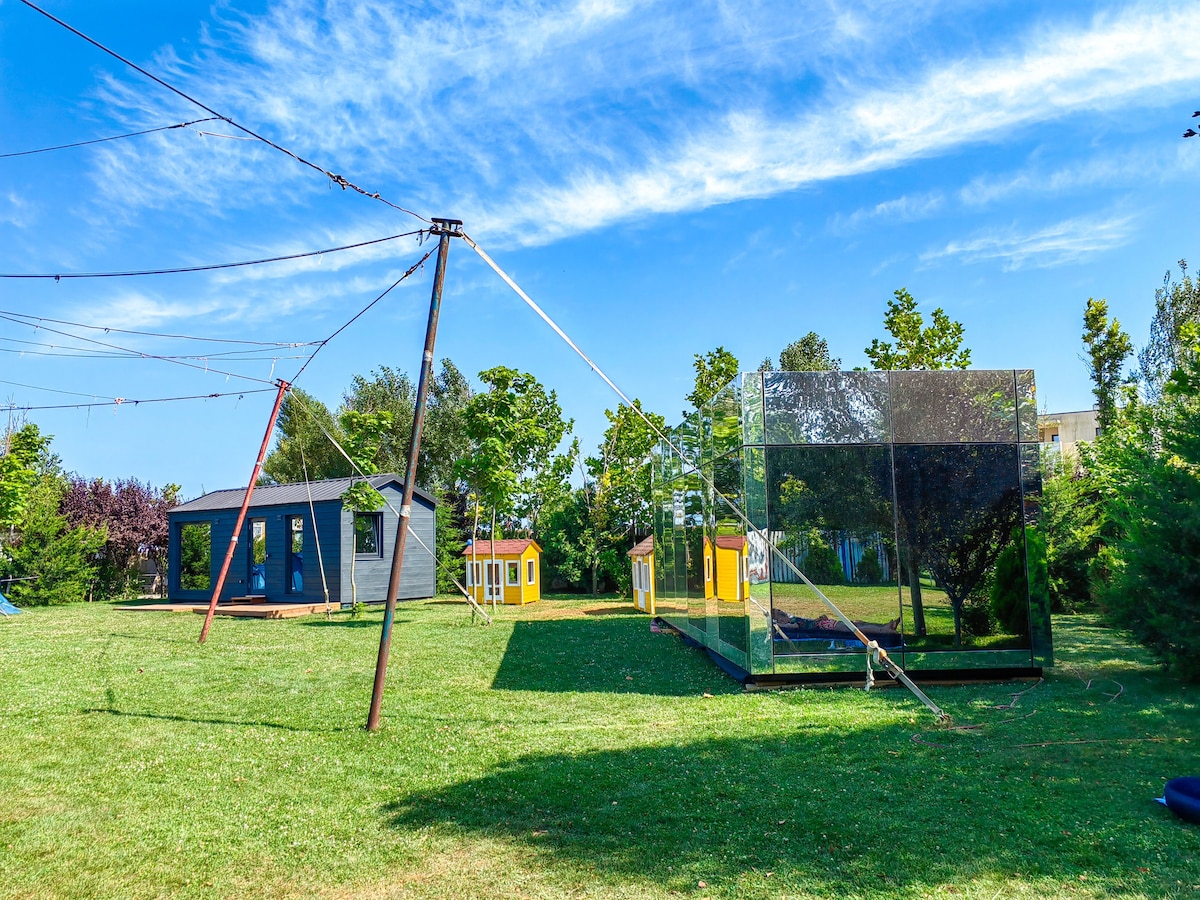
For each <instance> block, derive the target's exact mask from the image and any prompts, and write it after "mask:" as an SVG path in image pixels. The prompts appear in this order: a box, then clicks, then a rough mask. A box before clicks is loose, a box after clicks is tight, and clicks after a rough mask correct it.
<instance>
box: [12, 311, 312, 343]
mask: <svg viewBox="0 0 1200 900" xmlns="http://www.w3.org/2000/svg"><path fill="white" fill-rule="evenodd" d="M0 316H15V317H17V318H22V319H33V320H34V321H37V322H52V323H53V324H55V325H70V326H71V327H72V328H86V329H88V330H89V331H103V332H104V333H105V334H109V333H113V334H136V335H138V336H139V337H158V338H173V339H177V340H183V341H207V342H209V343H214V344H244V345H247V346H251V347H280V348H284V349H292V348H295V347H311V346H313V345H314V344H317V343H319V342H318V341H251V340H247V339H245V338H215V337H201V336H199V335H193V334H170V333H167V332H161V331H135V330H133V329H130V328H117V327H115V326H110V325H89V324H87V323H86V322H72V321H70V320H68V319H51V318H49V317H47V316H35V315H33V314H32V313H23V312H16V311H14V310H9V309H0Z"/></svg>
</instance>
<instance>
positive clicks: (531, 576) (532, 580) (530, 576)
mask: <svg viewBox="0 0 1200 900" xmlns="http://www.w3.org/2000/svg"><path fill="white" fill-rule="evenodd" d="M534 566H535V562H534V560H532V559H527V560H525V578H526V581H525V583H526V584H537V570H536V569H535V568H534Z"/></svg>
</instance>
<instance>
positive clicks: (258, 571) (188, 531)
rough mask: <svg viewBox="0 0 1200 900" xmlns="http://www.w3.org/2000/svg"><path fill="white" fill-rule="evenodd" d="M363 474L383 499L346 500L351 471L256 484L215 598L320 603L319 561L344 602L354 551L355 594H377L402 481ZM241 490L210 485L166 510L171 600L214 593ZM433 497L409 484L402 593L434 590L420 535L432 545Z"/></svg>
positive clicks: (404, 596)
mask: <svg viewBox="0 0 1200 900" xmlns="http://www.w3.org/2000/svg"><path fill="white" fill-rule="evenodd" d="M359 480H361V479H359ZM368 480H369V481H370V482H371V484H372V486H374V487H375V489H376V490H378V491H379V492H380V493H381V494H383V496H384V497H385V498H386V500H387V504H384V506H383V507H382V508H381V509H380V510H379V511H377V512H372V513H354V512H352V511H351V510H349V509H346V508H344V506H343V503H342V499H341V495H342V494H343V493H345V491H346V489H347V488H348V487H349V486H350V481H351V480H350V479H349V478H331V479H328V480H325V481H313V482H311V483H309V484H308V485H307V486H306V485H305V484H304V483H303V482H299V483H296V484H277V485H265V486H261V487H256V488H255V489H254V495H253V496H252V497H251V501H250V508H249V510H248V511H247V513H246V520H245V524H244V525H243V527H242V535H241V538H240V540H238V543H237V549H236V551H235V552H234V555H233V562H232V564H231V565H230V568H229V574H228V575H227V576H226V579H225V585H224V587H223V588H222V590H221V601H220V602H222V603H226V602H230V601H234V600H238V599H240V598H249V599H251V600H253V601H257V602H268V603H270V602H275V603H322V602H324V600H325V594H324V589H323V587H322V583H321V570H322V568H323V569H324V572H325V581H326V582H327V583H328V586H329V600H330V602H331V603H338V604H343V605H349V604H350V602H351V582H350V565H351V560H353V563H354V580H355V582H356V583H357V585H358V600H359V602H360V603H373V602H378V603H382V602H383V601H384V599H385V597H384V595H385V594H386V593H387V583H388V576H389V573H390V570H391V564H392V548H393V547H394V546H395V540H396V524H397V521H398V518H397V515H396V513H395V512H393V511H392V509H393V508H395V509H397V510H398V509H400V501H401V496H402V492H403V490H404V485H403V482H402V481H401V479H400V476H398V475H373V476H371V477H370V478H369V479H368ZM310 492H311V497H312V499H311V503H312V505H311V507H310V505H309V494H310ZM245 493H246V489H245V488H244V487H243V488H236V489H232V490H223V491H213V492H212V493H209V494H205V495H204V496H202V497H198V498H197V499H195V500H191V501H189V502H187V503H183V504H181V505H179V506H177V507H175V508H174V509H172V510H171V511H170V513H169V518H170V525H171V537H170V540H171V543H170V551H169V562H168V565H167V586H168V592H169V595H170V597H171V599H172V600H207V599H209V598H210V597H211V596H212V590H213V587H214V586H215V585H216V583H217V576H218V574H219V573H220V570H221V563H222V561H223V560H224V559H225V553H226V551H227V549H228V547H229V538H230V535H231V534H232V532H233V527H234V525H235V524H236V522H237V516H238V510H239V509H240V508H241V505H242V499H243V498H244V497H245ZM388 504H390V506H389V505H388ZM435 505H436V501H435V499H434V498H433V497H432V496H431V495H430V494H428V493H426V492H425V491H422V490H420V489H415V490H414V491H413V503H412V517H411V519H410V520H409V535H408V541H407V543H406V545H405V548H404V569H403V572H402V575H401V579H400V590H399V592H398V594H397V599H399V600H415V599H419V598H424V597H432V596H433V595H434V592H435V585H436V563H435V560H434V557H433V556H432V555H431V554H430V553H429V552H427V551H426V550H425V548H424V547H422V546H421V543H420V542H419V541H418V540H417V539H416V538H417V536H420V539H421V541H424V542H425V545H426V546H427V547H429V550H430V551H432V550H433V548H434V529H435V522H434V508H435ZM314 514H315V520H316V522H315V528H314V521H313V520H314ZM318 539H319V543H320V562H321V564H320V565H319V564H318V554H317V544H318Z"/></svg>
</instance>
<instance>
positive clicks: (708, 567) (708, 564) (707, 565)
mask: <svg viewBox="0 0 1200 900" xmlns="http://www.w3.org/2000/svg"><path fill="white" fill-rule="evenodd" d="M704 580H705V581H712V557H711V556H705V557H704Z"/></svg>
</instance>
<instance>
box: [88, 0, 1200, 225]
mask: <svg viewBox="0 0 1200 900" xmlns="http://www.w3.org/2000/svg"><path fill="white" fill-rule="evenodd" d="M921 6H922V7H923V9H924V7H925V5H923V4H922V5H921ZM911 7H912V4H901V3H895V2H886V0H879V2H876V3H874V4H872V5H869V6H862V5H860V4H849V3H841V2H828V3H826V4H825V5H813V6H812V8H811V9H806V13H805V15H804V16H798V15H797V14H796V11H795V9H794V7H793V6H792V5H791V4H785V3H771V2H764V3H746V4H738V5H734V4H726V3H724V2H719V0H714V2H711V3H697V4H695V5H693V6H692V7H690V8H689V9H688V10H687V12H681V11H680V10H679V9H678V8H676V7H673V6H672V5H671V4H666V3H662V2H654V0H643V2H635V0H578V2H570V3H535V2H532V0H528V2H520V0H514V2H510V3H502V4H499V5H496V4H492V5H486V6H480V5H479V4H477V3H468V2H466V0H456V2H451V3H448V4H446V5H445V6H444V7H439V8H438V9H437V10H434V11H429V10H423V11H421V12H420V13H419V14H418V13H414V12H413V11H412V9H411V8H410V7H407V6H396V7H392V6H386V5H379V4H373V3H366V2H363V0H283V2H280V3H277V4H276V5H275V6H273V7H272V8H271V9H270V10H268V12H267V13H266V14H265V15H263V16H261V17H255V18H253V19H247V20H245V21H239V22H231V23H227V25H226V28H227V31H226V32H224V33H222V35H221V38H222V39H223V40H224V39H229V40H232V41H233V42H234V43H235V45H236V46H237V47H239V48H240V50H241V54H240V55H235V56H234V57H227V56H226V55H222V53H221V52H220V51H219V49H218V47H217V43H216V41H215V40H214V45H213V48H212V49H211V50H210V51H208V52H207V53H205V54H203V55H201V56H200V57H198V58H197V59H194V60H179V59H177V58H175V57H174V56H172V55H170V54H164V55H163V56H162V57H161V59H160V60H158V63H159V65H160V66H161V70H162V71H163V72H164V73H165V74H166V75H167V76H168V77H170V78H172V79H177V80H178V81H179V82H180V83H182V84H184V86H185V87H190V86H192V85H193V84H194V85H195V90H197V91H198V92H200V91H201V89H203V91H206V92H207V94H206V96H211V97H213V98H214V99H213V101H212V102H214V103H215V104H217V105H218V106H220V108H222V109H223V110H227V111H229V112H230V113H231V114H233V115H234V117H235V118H238V117H242V118H244V119H245V120H246V121H247V122H249V123H254V124H255V125H256V126H257V127H260V128H261V129H262V130H263V131H264V132H267V133H269V134H270V135H271V136H272V137H273V138H277V139H278V140H280V141H281V142H282V143H284V144H285V145H287V146H289V147H292V148H294V149H296V150H297V151H298V152H301V153H303V154H305V155H308V156H310V157H313V158H315V159H317V160H318V161H319V162H322V163H323V164H328V165H330V166H334V165H335V162H333V161H335V160H336V165H337V166H339V167H341V168H342V169H344V170H347V171H343V174H346V175H347V177H352V178H353V180H356V181H358V182H359V183H362V184H364V186H366V187H368V188H371V189H379V190H381V191H382V192H383V193H384V194H385V196H389V197H390V198H391V199H395V200H398V201H400V202H403V203H405V204H406V205H409V206H411V207H416V208H418V209H420V210H422V211H427V212H428V211H432V212H434V213H435V214H454V215H458V216H459V217H461V218H463V219H464V220H467V221H468V223H469V225H470V230H471V231H472V232H473V233H476V234H477V235H482V236H486V237H489V238H492V239H495V240H497V241H502V242H506V243H518V244H539V243H545V242H548V241H553V240H556V239H559V238H561V237H564V236H567V235H572V234H576V233H579V232H582V231H586V230H589V229H595V228H601V227H605V226H608V225H611V224H613V223H616V222H621V221H628V220H632V219H636V218H638V217H641V216H646V215H655V214H669V213H675V212H681V211H690V210H697V209H703V208H705V207H708V206H712V205H715V204H721V203H729V202H734V201H738V200H743V199H748V198H761V197H769V196H772V195H776V194H779V193H782V192H786V191H790V190H794V189H796V188H799V187H803V186H806V185H812V184H818V183H821V182H826V181H829V180H832V179H838V178H844V177H847V176H853V175H856V174H861V173H865V172H871V171H877V170H880V169H885V168H891V167H897V166H902V165H904V164H906V163H908V162H911V161H913V160H916V159H921V158H926V157H930V156H935V155H939V154H947V153H951V152H954V151H955V150H956V149H957V148H960V147H962V146H964V145H967V144H971V143H977V142H988V141H1004V140H1006V139H1007V138H1008V137H1009V136H1010V135H1012V134H1013V133H1014V132H1019V131H1020V130H1021V129H1023V128H1026V127H1029V126H1032V125H1035V124H1038V123H1042V122H1047V121H1053V120H1059V119H1062V118H1064V117H1067V116H1072V115H1078V114H1081V113H1084V112H1088V111H1095V110H1105V111H1115V110H1119V109H1121V108H1123V107H1125V106H1127V105H1129V104H1133V103H1138V102H1154V103H1161V102H1165V101H1166V100H1168V99H1170V98H1171V97H1174V96H1177V95H1182V94H1184V93H1185V92H1187V91H1194V89H1195V88H1196V86H1197V84H1200V44H1197V42H1196V41H1195V40H1194V39H1193V38H1192V36H1193V35H1195V34H1196V33H1197V32H1200V7H1197V6H1196V5H1195V4H1193V3H1188V4H1183V3H1174V4H1172V3H1155V4H1150V3H1146V4H1132V5H1127V6H1125V7H1123V8H1121V9H1118V11H1116V12H1106V13H1101V14H1098V15H1097V16H1095V17H1094V18H1092V19H1091V20H1089V21H1087V22H1084V23H1080V22H1078V21H1077V20H1076V19H1071V20H1069V21H1068V20H1065V19H1064V20H1062V22H1061V23H1060V24H1058V25H1054V24H1050V25H1046V26H1042V27H1038V28H1035V29H1033V30H1031V31H1029V32H1027V33H1026V34H1025V35H1024V36H1020V35H1017V36H1011V35H1010V36H1007V37H1006V38H1005V40H1006V43H1004V44H1002V45H1001V44H1000V43H998V42H996V41H993V42H991V43H986V44H984V45H982V46H981V47H977V48H976V49H974V50H972V51H971V54H970V55H966V56H964V55H962V54H961V53H960V52H959V51H958V50H957V48H956V47H954V46H950V45H949V44H945V45H944V46H940V47H938V46H934V47H932V48H931V49H930V50H929V51H928V55H927V56H924V57H912V56H911V55H909V56H906V62H907V63H908V65H907V67H906V68H905V69H902V70H901V69H893V70H884V69H883V68H872V67H871V66H872V64H871V63H869V62H866V60H871V59H873V58H875V57H876V56H878V55H879V54H875V53H871V52H865V49H864V48H870V47H873V46H875V45H876V44H880V42H886V41H888V40H892V41H903V40H904V38H905V37H906V36H910V35H912V34H914V33H916V32H917V31H918V30H919V29H920V28H921V27H923V25H924V20H920V19H919V16H920V15H926V16H934V15H936V14H937V10H938V7H936V6H929V7H928V10H929V11H927V12H922V13H916V12H912V11H911ZM893 32H894V33H895V34H893ZM243 57H244V58H243ZM106 90H107V91H108V92H109V96H110V97H111V98H113V99H116V100H120V101H121V102H123V103H124V104H125V105H126V108H127V109H128V110H129V116H130V119H131V120H136V121H138V122H139V123H140V122H143V121H149V120H154V121H156V122H157V121H159V120H160V119H161V117H162V115H163V113H162V112H161V110H156V109H154V107H153V105H152V104H151V103H149V102H148V101H147V100H146V99H145V94H144V93H143V92H141V91H139V90H136V89H131V88H129V87H128V83H127V82H124V81H122V82H120V83H116V82H114V83H113V84H110V85H109V86H108V88H107V89H106ZM197 140H203V139H197ZM178 144H179V141H178V136H177V135H176V134H175V133H173V132H172V133H167V134H166V135H164V136H162V137H160V138H156V139H155V140H153V141H150V142H147V143H143V144H140V145H125V146H121V147H114V148H112V149H111V150H109V151H108V152H107V153H106V155H105V156H104V157H103V159H104V162H103V164H102V166H101V168H100V171H99V173H98V178H99V182H100V184H101V185H102V186H103V189H104V190H105V191H109V192H110V193H109V199H115V198H116V197H117V196H118V195H119V196H120V199H121V202H122V203H125V204H131V205H136V204H139V203H144V204H156V203H158V204H168V203H176V202H178V201H179V199H180V197H181V196H182V198H183V199H185V200H187V201H188V202H191V203H196V204H200V205H205V204H208V205H210V206H213V207H214V208H216V207H222V206H224V207H228V205H230V204H237V203H242V204H258V203H264V202H280V199H281V198H280V195H281V194H282V193H285V192H287V191H291V190H293V188H294V189H295V190H296V192H297V194H298V195H299V196H301V197H303V196H312V194H313V193H314V192H315V191H316V190H318V189H320V187H322V185H321V184H320V179H319V177H318V178H315V179H314V177H313V173H312V172H311V170H306V169H304V167H301V166H298V165H296V164H295V163H293V162H291V161H288V160H286V158H283V157H279V156H278V155H276V154H273V152H272V151H268V150H265V149H264V148H256V147H255V146H254V145H246V144H242V143H241V142H232V141H209V143H208V144H203V145H199V146H198V147H191V148H189V149H187V151H186V152H180V151H179V150H178ZM351 167H352V168H351ZM135 171H136V173H137V177H136V178H132V177H131V173H133V172H135ZM297 186H301V187H297ZM293 199H294V198H293ZM913 212H914V214H919V212H917V211H916V209H915V208H914V210H913Z"/></svg>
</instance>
